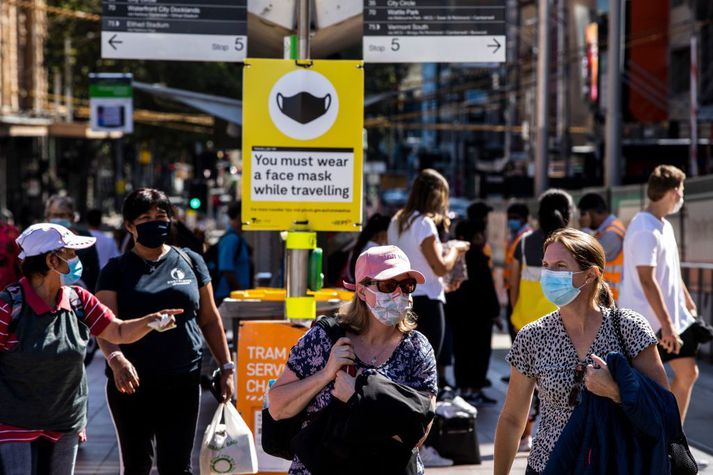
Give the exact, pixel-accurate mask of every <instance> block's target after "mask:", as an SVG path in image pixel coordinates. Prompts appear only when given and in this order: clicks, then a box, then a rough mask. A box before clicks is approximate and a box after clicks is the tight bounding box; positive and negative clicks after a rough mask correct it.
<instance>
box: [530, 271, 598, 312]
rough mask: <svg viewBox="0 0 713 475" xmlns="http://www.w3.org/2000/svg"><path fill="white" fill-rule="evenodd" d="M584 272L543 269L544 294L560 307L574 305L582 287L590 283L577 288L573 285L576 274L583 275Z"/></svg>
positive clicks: (541, 281)
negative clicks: (573, 302)
mask: <svg viewBox="0 0 713 475" xmlns="http://www.w3.org/2000/svg"><path fill="white" fill-rule="evenodd" d="M582 272H586V271H580V272H567V271H552V270H549V269H543V270H542V274H540V286H541V287H542V292H543V293H544V294H545V297H547V299H548V300H549V301H550V302H552V303H553V304H555V305H557V306H558V307H564V306H565V305H568V304H570V303H572V301H573V300H574V299H576V298H577V296H578V295H579V293H580V292H581V291H582V287H584V286H585V285H587V283H588V282H585V283H584V284H583V285H582V287H575V286H574V284H573V283H572V278H573V277H574V274H581V273H582Z"/></svg>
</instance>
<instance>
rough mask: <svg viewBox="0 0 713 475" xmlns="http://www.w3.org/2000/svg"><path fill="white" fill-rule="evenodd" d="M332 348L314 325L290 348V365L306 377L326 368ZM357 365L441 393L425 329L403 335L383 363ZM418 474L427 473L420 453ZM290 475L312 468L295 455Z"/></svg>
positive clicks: (322, 397) (325, 399)
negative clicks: (423, 331) (424, 333)
mask: <svg viewBox="0 0 713 475" xmlns="http://www.w3.org/2000/svg"><path fill="white" fill-rule="evenodd" d="M331 351H332V342H331V340H330V339H329V336H328V335H327V333H326V332H325V331H324V329H322V328H321V327H319V326H314V327H312V328H311V329H310V330H309V331H308V332H307V333H306V334H305V335H304V336H303V337H302V338H300V340H299V341H298V342H297V344H296V345H295V346H294V347H293V348H292V350H291V351H290V356H289V358H288V360H287V367H288V368H289V369H290V370H292V371H293V372H294V373H295V374H296V375H297V377H299V378H300V379H304V378H307V377H309V376H311V375H313V374H315V373H316V372H317V371H319V370H321V369H322V368H324V367H325V366H326V364H327V361H328V360H329V354H330V352H331ZM356 366H357V369H362V370H363V371H364V373H367V374H368V373H369V372H379V373H381V374H383V375H384V376H386V377H388V378H389V379H391V380H392V381H394V382H396V383H399V384H404V385H406V386H409V387H411V388H413V389H415V390H417V391H422V392H426V393H430V394H432V395H433V396H435V395H436V394H437V393H438V382H437V373H436V358H435V357H434V353H433V348H432V347H431V345H430V343H428V340H427V339H426V337H425V336H423V334H422V333H420V332H418V331H415V330H414V331H412V332H410V333H407V334H405V335H404V336H403V338H402V339H401V342H400V343H399V345H398V346H397V347H396V349H395V350H394V352H393V353H392V354H391V357H390V358H389V359H388V360H387V361H386V362H385V363H384V364H382V365H381V366H378V367H374V366H371V365H368V364H366V363H364V362H362V361H360V360H357V363H356ZM333 388H334V383H330V384H329V385H327V386H325V387H324V389H322V390H321V391H320V392H319V393H318V394H317V396H316V397H315V398H314V399H313V400H312V401H311V402H310V403H309V404H308V405H307V414H308V415H310V414H314V413H315V412H317V411H319V410H320V409H322V408H324V407H327V405H329V403H330V402H331V401H332V389H333ZM417 463H418V473H419V475H421V474H423V473H424V468H423V464H422V463H421V459H420V457H419V458H418V459H417ZM289 474H290V475H310V472H309V470H307V468H306V467H305V466H304V465H303V464H302V463H301V462H300V460H299V459H298V458H297V457H295V459H294V460H293V461H292V465H291V466H290V470H289Z"/></svg>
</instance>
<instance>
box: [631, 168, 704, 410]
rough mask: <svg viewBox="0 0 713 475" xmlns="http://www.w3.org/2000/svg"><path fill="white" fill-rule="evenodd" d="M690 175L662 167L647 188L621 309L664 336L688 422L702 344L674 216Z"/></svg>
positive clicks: (662, 344) (634, 228) (634, 226)
mask: <svg viewBox="0 0 713 475" xmlns="http://www.w3.org/2000/svg"><path fill="white" fill-rule="evenodd" d="M685 179H686V175H685V174H684V173H683V172H682V171H681V170H679V169H678V168H676V167H673V166H670V165H660V166H658V167H656V169H655V170H654V171H653V173H652V174H651V176H650V177H649V183H648V188H647V195H648V197H649V200H650V203H649V206H648V207H647V208H646V210H644V211H642V212H640V213H638V214H637V215H636V216H634V219H633V220H632V221H631V223H630V224H629V229H628V230H627V232H626V237H625V238H624V276H623V281H622V285H621V293H620V295H619V306H621V307H623V308H630V309H632V310H635V311H637V312H639V313H641V314H642V315H643V316H644V317H646V319H647V320H648V321H649V323H650V324H651V327H652V328H653V329H654V331H656V332H658V336H659V354H660V356H661V360H662V361H663V362H664V363H669V364H670V365H671V369H672V370H673V373H674V376H673V380H672V381H671V391H672V392H673V394H674V396H676V402H678V409H679V412H680V414H681V421H682V422H683V420H684V419H685V417H686V411H687V409H688V403H689V401H690V398H691V391H692V390H693V384H694V383H695V382H696V379H697V378H698V366H697V365H696V355H697V353H698V346H699V343H698V341H697V339H696V338H695V335H694V332H693V329H692V328H691V324H692V323H693V322H694V321H695V319H694V317H695V316H696V314H697V311H696V305H695V303H694V302H693V299H691V296H690V295H689V293H688V289H686V286H685V284H684V283H683V280H682V278H681V263H680V261H679V256H678V245H677V244H676V237H675V235H674V233H673V227H672V226H671V223H670V222H668V220H666V218H665V217H666V216H667V215H669V214H675V213H678V212H679V210H680V209H681V206H683V182H684V180H685Z"/></svg>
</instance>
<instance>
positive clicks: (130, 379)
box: [109, 354, 139, 394]
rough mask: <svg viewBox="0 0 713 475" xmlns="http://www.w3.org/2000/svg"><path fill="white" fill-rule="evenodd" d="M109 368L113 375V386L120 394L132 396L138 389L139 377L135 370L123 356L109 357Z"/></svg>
mask: <svg viewBox="0 0 713 475" xmlns="http://www.w3.org/2000/svg"><path fill="white" fill-rule="evenodd" d="M109 368H111V371H112V373H114V385H116V389H117V390H118V391H119V392H120V393H124V394H134V393H135V392H136V390H137V389H138V388H139V375H138V373H137V372H136V368H134V365H132V364H131V362H130V361H129V360H127V359H126V357H125V356H124V355H123V354H118V355H116V356H114V357H111V359H110V361H109Z"/></svg>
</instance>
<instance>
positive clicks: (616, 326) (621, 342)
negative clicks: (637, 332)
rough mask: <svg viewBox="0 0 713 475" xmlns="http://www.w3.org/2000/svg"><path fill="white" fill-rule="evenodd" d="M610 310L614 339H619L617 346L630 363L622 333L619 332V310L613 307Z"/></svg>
mask: <svg viewBox="0 0 713 475" xmlns="http://www.w3.org/2000/svg"><path fill="white" fill-rule="evenodd" d="M611 311H612V326H613V327H614V333H616V339H617V340H618V341H619V346H620V347H621V349H622V351H623V352H624V356H625V357H626V361H628V362H629V364H631V357H630V356H629V351H628V350H627V349H626V341H624V335H622V333H621V310H620V309H618V308H614V309H612V310H611Z"/></svg>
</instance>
